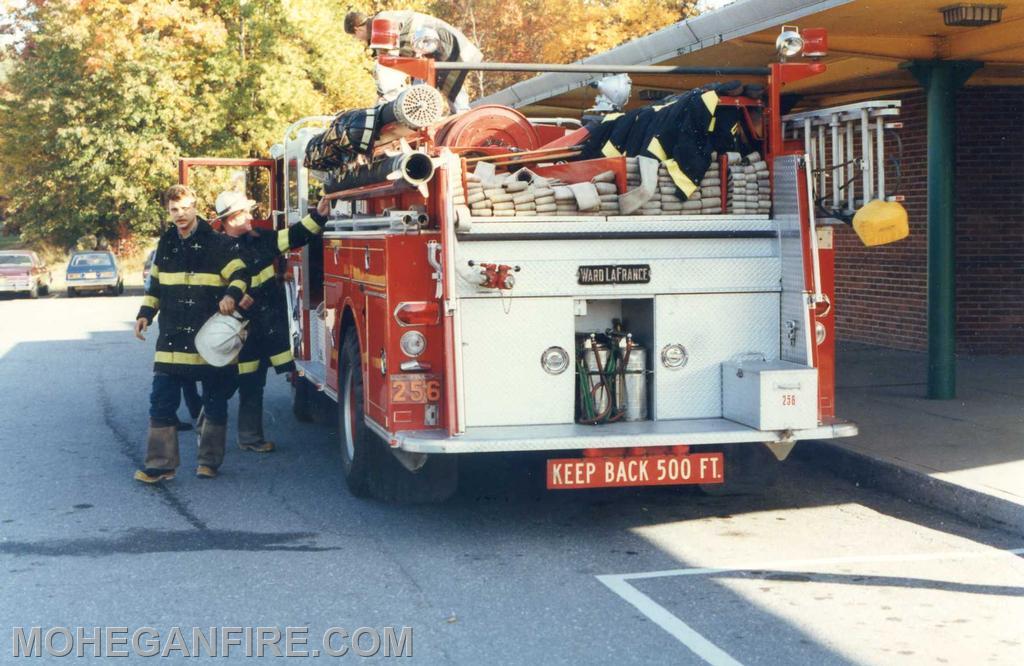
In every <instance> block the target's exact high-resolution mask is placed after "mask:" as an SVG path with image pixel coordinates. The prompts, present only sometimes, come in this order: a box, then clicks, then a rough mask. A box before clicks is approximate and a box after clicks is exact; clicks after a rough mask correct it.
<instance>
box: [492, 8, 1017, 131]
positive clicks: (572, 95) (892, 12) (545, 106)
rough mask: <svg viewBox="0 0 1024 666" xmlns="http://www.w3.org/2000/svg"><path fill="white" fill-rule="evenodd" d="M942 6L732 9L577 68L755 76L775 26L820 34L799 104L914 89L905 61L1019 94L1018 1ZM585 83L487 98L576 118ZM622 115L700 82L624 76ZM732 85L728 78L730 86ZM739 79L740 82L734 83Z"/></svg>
mask: <svg viewBox="0 0 1024 666" xmlns="http://www.w3.org/2000/svg"><path fill="white" fill-rule="evenodd" d="M950 2H951V0H900V1H899V2H893V1H892V0H738V1H737V2H735V3H733V4H731V5H727V6H725V7H722V8H721V9H718V10H714V11H711V12H707V13H705V14H701V15H699V16H696V17H694V18H691V19H688V20H685V21H681V22H679V23H676V24H673V25H671V26H669V27H667V28H664V29H662V30H659V31H658V32H655V33H652V34H650V35H647V36H645V37H641V38H639V39H635V40H633V41H631V42H627V43H626V44H623V45H622V46H619V47H616V48H614V49H611V50H610V51H607V52H605V53H601V54H598V55H595V56H592V57H590V58H586V59H584V60H581V61H580V62H581V63H585V64H620V65H627V64H630V65H632V64H636V65H643V64H652V65H682V66H720V67H759V66H764V65H765V64H767V63H769V62H771V61H773V60H775V59H776V56H775V48H774V44H775V37H776V36H777V35H778V32H779V29H780V28H781V26H782V25H783V24H790V23H794V24H798V25H801V26H805V27H823V28H826V29H828V32H829V55H828V56H827V57H825V58H824V59H823V62H824V63H825V64H826V65H827V66H828V71H827V72H826V73H824V74H822V75H819V76H815V77H812V78H809V79H805V80H803V81H799V82H796V83H793V84H789V85H788V86H787V87H786V90H787V92H793V93H799V94H801V95H803V96H804V98H805V99H804V102H803V103H804V104H807V105H821V104H829V105H831V104H838V103H843V102H847V101H851V100H854V99H862V98H864V97H868V96H874V95H878V94H886V93H890V94H891V93H893V92H897V91H901V90H907V89H914V88H918V87H919V86H918V84H917V82H916V81H915V80H914V78H913V77H912V76H911V75H910V73H909V72H907V71H906V70H905V69H904V68H902V67H901V64H902V63H905V62H907V61H910V60H934V59H943V60H977V61H982V62H984V63H985V66H984V68H982V69H980V70H978V71H977V72H976V73H975V74H974V75H973V76H972V77H971V79H970V80H969V81H968V83H967V85H968V86H1002V85H1012V86H1018V85H1024V38H1022V37H1021V29H1022V28H1024V0H1000V3H1001V4H1003V5H1004V6H1005V10H1004V11H1003V18H1002V21H1001V22H1000V23H997V24H993V25H989V26H985V27H980V28H962V27H952V26H946V25H945V24H944V22H943V18H942V14H941V12H940V11H939V10H940V8H941V7H945V6H947V5H949V4H950ZM599 78H601V77H600V75H594V74H542V75H540V76H537V77H534V78H532V79H530V80H527V81H523V82H521V83H517V84H515V85H513V86H510V87H509V88H506V89H504V90H501V91H499V92H497V93H495V94H493V95H489V96H487V97H485V98H483V99H481V100H479V101H478V102H477V104H485V103H497V104H505V105H508V106H512V107H516V108H520V109H522V110H523V111H524V112H525V113H527V114H528V115H542V116H553V115H554V116H578V115H579V114H580V113H581V112H582V111H583V110H584V109H586V108H588V107H590V106H591V105H592V103H593V99H594V92H595V91H594V90H593V89H592V88H590V87H589V86H588V84H589V83H590V82H592V81H595V80H598V79H599ZM632 78H633V95H632V98H631V101H630V104H629V107H630V108H632V107H636V106H642V105H644V104H646V103H647V100H645V99H644V97H645V96H648V93H645V92H644V91H652V92H653V91H659V90H669V91H676V90H685V89H689V88H692V87H695V86H698V85H702V84H704V83H707V82H708V81H709V80H711V79H710V78H709V77H693V76H633V77H632ZM730 78H732V77H730ZM739 78H741V79H742V78H744V77H739ZM749 80H753V79H749Z"/></svg>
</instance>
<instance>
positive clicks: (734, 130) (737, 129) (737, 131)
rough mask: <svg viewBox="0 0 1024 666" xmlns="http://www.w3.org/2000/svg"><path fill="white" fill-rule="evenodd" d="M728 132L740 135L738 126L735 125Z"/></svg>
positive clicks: (737, 124)
mask: <svg viewBox="0 0 1024 666" xmlns="http://www.w3.org/2000/svg"><path fill="white" fill-rule="evenodd" d="M729 131H730V132H732V133H733V134H734V135H735V134H739V133H740V124H739V123H736V124H735V125H733V126H732V128H731V129H730V130H729Z"/></svg>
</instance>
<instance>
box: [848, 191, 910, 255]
mask: <svg viewBox="0 0 1024 666" xmlns="http://www.w3.org/2000/svg"><path fill="white" fill-rule="evenodd" d="M853 230H854V231H856V232H857V236H858V237H860V240H861V242H862V243H864V245H867V246H868V247H871V246H873V245H885V244H886V243H895V242H896V241H898V240H901V239H903V238H906V237H907V236H909V235H910V224H909V222H908V221H907V210H906V209H905V208H904V207H903V206H902V205H900V204H899V203H898V202H896V201H881V200H880V199H873V200H872V201H869V202H867V203H866V204H864V206H863V207H861V209H860V210H858V211H857V213H856V215H854V216H853Z"/></svg>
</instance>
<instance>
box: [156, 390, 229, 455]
mask: <svg viewBox="0 0 1024 666" xmlns="http://www.w3.org/2000/svg"><path fill="white" fill-rule="evenodd" d="M187 382H194V380H193V379H191V378H186V377H181V376H178V375H169V374H166V373H163V372H155V373H153V390H152V392H151V393H150V395H149V428H150V436H149V438H148V441H147V443H146V462H145V466H146V468H147V469H175V468H176V467H177V466H178V464H179V457H178V438H177V432H176V431H177V424H178V416H177V412H178V406H179V405H180V404H181V394H182V388H183V385H184V384H185V383H187ZM202 383H203V390H202V398H203V414H204V418H205V419H206V421H207V422H208V424H209V425H210V426H212V427H210V428H209V432H206V430H207V428H205V427H204V429H203V431H201V432H200V438H199V455H198V460H199V464H200V465H208V466H210V467H213V468H217V467H219V466H220V464H221V463H222V462H224V433H225V429H226V424H227V420H228V399H229V398H230V397H231V395H232V393H234V391H235V380H234V377H233V376H232V375H229V374H227V373H224V374H221V375H218V376H217V377H214V378H211V379H204V380H203V382H202ZM170 432H173V433H174V434H173V436H171V435H170V434H168V433H170Z"/></svg>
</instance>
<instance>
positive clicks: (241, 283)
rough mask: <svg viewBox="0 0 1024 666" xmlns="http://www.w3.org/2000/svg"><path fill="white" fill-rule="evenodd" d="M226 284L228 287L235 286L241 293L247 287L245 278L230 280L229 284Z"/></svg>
mask: <svg viewBox="0 0 1024 666" xmlns="http://www.w3.org/2000/svg"><path fill="white" fill-rule="evenodd" d="M228 286H229V287H235V288H237V289H238V290H239V291H240V292H242V293H243V294H244V293H245V290H246V289H247V287H246V286H245V280H232V281H231V284H229V285H228Z"/></svg>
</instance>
